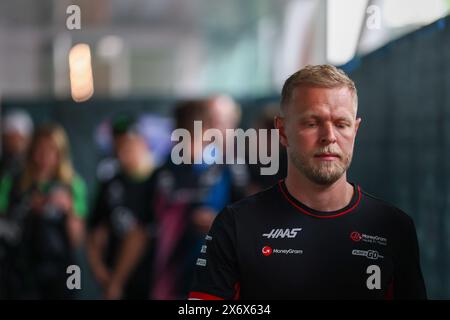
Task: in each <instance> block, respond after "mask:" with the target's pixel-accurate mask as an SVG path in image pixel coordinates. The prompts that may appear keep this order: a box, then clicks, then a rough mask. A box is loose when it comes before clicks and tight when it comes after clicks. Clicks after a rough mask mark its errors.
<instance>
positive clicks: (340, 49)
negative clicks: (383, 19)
mask: <svg viewBox="0 0 450 320" xmlns="http://www.w3.org/2000/svg"><path fill="white" fill-rule="evenodd" d="M394 2H395V1H394ZM367 3H368V0H346V1H342V0H328V2H327V60H328V62H329V63H332V64H335V65H340V64H344V63H346V62H348V61H349V60H350V59H352V58H353V56H354V54H355V51H356V46H357V44H358V39H359V33H360V30H361V26H362V23H363V21H364V17H365V14H366V11H365V10H366V7H367Z"/></svg>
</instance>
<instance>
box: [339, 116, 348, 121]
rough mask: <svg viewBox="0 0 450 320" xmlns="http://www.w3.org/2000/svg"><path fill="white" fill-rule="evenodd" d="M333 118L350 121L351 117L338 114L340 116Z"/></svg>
mask: <svg viewBox="0 0 450 320" xmlns="http://www.w3.org/2000/svg"><path fill="white" fill-rule="evenodd" d="M335 120H336V121H352V119H351V118H350V117H347V116H340V117H337V118H336V119H335Z"/></svg>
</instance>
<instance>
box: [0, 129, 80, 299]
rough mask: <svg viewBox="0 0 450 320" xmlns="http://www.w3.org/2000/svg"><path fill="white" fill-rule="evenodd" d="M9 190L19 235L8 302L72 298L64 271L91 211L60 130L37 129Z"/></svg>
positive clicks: (12, 256) (11, 217)
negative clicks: (23, 166) (85, 219)
mask: <svg viewBox="0 0 450 320" xmlns="http://www.w3.org/2000/svg"><path fill="white" fill-rule="evenodd" d="M6 185H9V186H10V187H9V190H2V193H3V198H7V199H8V203H7V205H6V207H7V208H8V209H7V210H6V212H7V216H8V219H9V220H10V221H12V222H15V225H16V226H17V227H18V228H19V229H20V230H21V232H20V233H19V234H20V238H19V239H17V241H16V242H17V243H18V244H17V245H16V246H15V247H14V246H13V247H12V248H11V252H10V255H9V257H10V259H9V261H10V262H11V263H12V267H11V273H12V276H11V285H10V287H11V289H10V297H12V298H30V299H69V298H71V297H72V292H71V291H70V290H68V288H67V286H66V279H67V274H66V268H67V267H68V266H69V265H71V264H73V263H74V250H75V249H76V248H78V247H79V246H80V244H81V242H82V240H83V236H84V222H83V218H84V216H85V214H86V212H87V208H86V192H85V184H84V182H83V181H82V179H81V178H80V177H79V176H78V175H77V174H76V173H75V171H74V169H73V167H72V163H71V160H70V150H69V142H68V139H67V136H66V133H65V132H64V129H63V128H62V127H61V126H59V125H56V124H48V125H43V126H41V127H39V128H38V129H37V130H36V132H35V133H34V136H33V139H32V141H31V145H30V149H29V152H28V156H27V159H26V163H25V168H24V170H23V172H22V174H20V175H19V176H18V177H17V178H16V179H13V178H12V181H11V182H10V183H8V184H6ZM5 193H6V194H7V196H5ZM13 270H15V271H13Z"/></svg>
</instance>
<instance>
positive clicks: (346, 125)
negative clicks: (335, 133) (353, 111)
mask: <svg viewBox="0 0 450 320" xmlns="http://www.w3.org/2000/svg"><path fill="white" fill-rule="evenodd" d="M336 127H338V128H339V129H344V128H347V127H349V125H348V123H344V122H341V123H338V124H336Z"/></svg>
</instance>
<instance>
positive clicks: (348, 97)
mask: <svg viewBox="0 0 450 320" xmlns="http://www.w3.org/2000/svg"><path fill="white" fill-rule="evenodd" d="M354 99H355V97H354V96H353V93H352V92H351V91H350V89H348V88H347V87H336V88H325V87H312V86H299V87H297V88H295V90H294V91H293V94H292V97H291V100H290V106H291V107H293V109H294V110H295V112H302V113H309V112H315V113H318V112H320V111H322V112H326V111H333V112H339V113H350V114H354V113H355V101H354Z"/></svg>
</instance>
